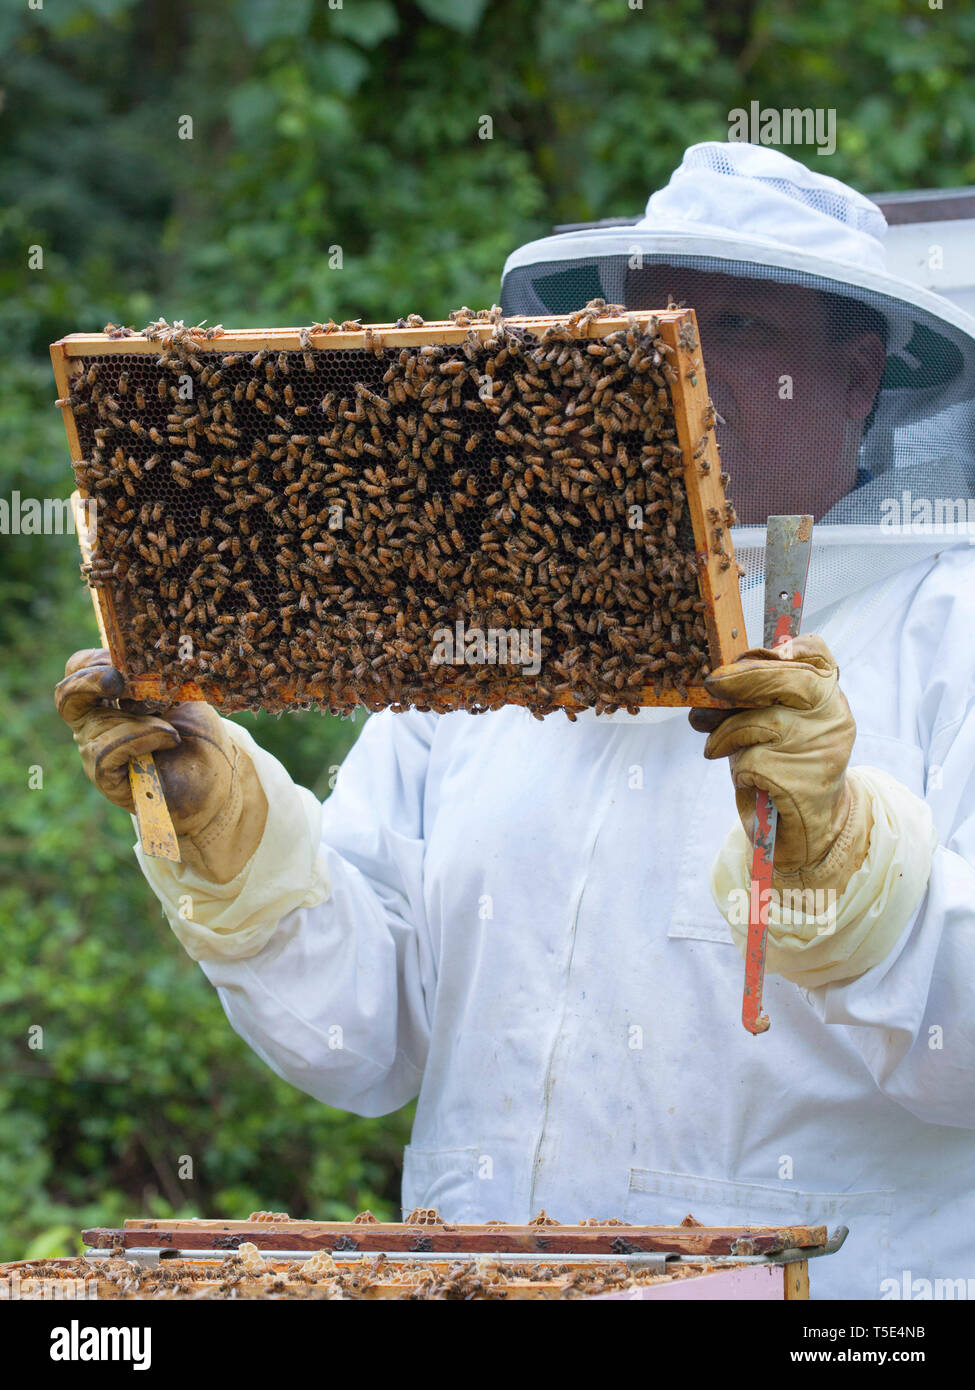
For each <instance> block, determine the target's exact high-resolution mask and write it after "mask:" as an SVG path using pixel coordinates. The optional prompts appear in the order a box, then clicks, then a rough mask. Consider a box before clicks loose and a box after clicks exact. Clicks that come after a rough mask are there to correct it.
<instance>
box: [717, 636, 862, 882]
mask: <svg viewBox="0 0 975 1390" xmlns="http://www.w3.org/2000/svg"><path fill="white" fill-rule="evenodd" d="M838 681H839V671H838V669H837V666H836V662H835V661H834V659H833V655H832V653H831V652H830V650H829V648H828V647H827V645H826V643H825V642H824V641H823V639H822V638H821V637H817V636H816V635H814V634H809V635H806V636H801V637H796V638H795V639H793V640H792V641H788V642H783V643H782V645H781V646H778V647H774V648H765V647H755V648H753V649H752V650H750V651H747V652H745V653H744V655H743V656H741V657H739V659H738V660H737V661H735V662H731V663H729V664H728V665H726V666H719V667H718V668H717V669H716V670H714V671H712V672H711V674H710V675H709V676H708V677H707V679H706V682H705V684H706V685H707V688H708V689H709V690H710V691H711V693H712V694H714V695H717V696H719V697H720V698H721V699H723V700H726V701H728V702H729V703H731V704H737V705H750V706H754V708H750V709H739V710H736V711H735V712H733V713H731V714H727V715H724V714H722V713H721V712H720V711H715V710H699V711H698V710H695V711H692V713H691V716H690V722H691V724H692V726H693V727H694V728H695V729H697V730H698V731H699V732H704V731H705V730H708V729H710V730H711V733H710V735H709V737H708V741H707V743H706V744H705V747H704V756H705V757H706V758H727V759H728V760H729V763H730V766H731V777H732V781H733V782H734V785H735V800H736V802H737V805H738V815H739V816H740V818H741V823H742V825H743V826H744V828H745V833H746V835H748V837H749V839H752V837H753V831H754V821H755V793H756V792H757V791H758V790H760V789H761V790H764V791H767V792H768V793H769V794H770V795H771V797H772V800H773V801H774V802H775V805H776V807H777V808H778V813H779V820H778V829H777V832H776V837H775V857H774V860H773V885H774V886H775V887H776V888H778V889H779V890H782V889H787V888H792V889H795V888H800V889H805V888H812V889H832V890H833V891H835V892H836V894H837V895H839V894H840V893H842V892H843V890H844V888H845V887H846V885H847V883H848V882H849V880H850V878H851V876H852V875H853V874H854V873H855V871H856V870H857V869H858V868H859V867H860V865H861V864H862V863H863V861H864V859H865V858H866V857H867V851H868V849H869V847H870V833H871V830H872V829H873V813H872V811H871V808H870V801H869V799H868V797H867V796H866V795H865V794H864V793H863V792H862V791H861V790H860V787H859V785H858V783H857V781H856V780H855V779H850V778H848V777H847V775H846V772H847V763H848V762H849V758H850V752H851V750H852V748H853V741H854V739H855V737H856V724H855V723H854V721H853V715H852V714H851V713H850V707H849V705H848V704H847V702H846V696H845V695H844V694H843V692H842V691H841V690H840V688H839V684H838Z"/></svg>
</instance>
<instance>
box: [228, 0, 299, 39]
mask: <svg viewBox="0 0 975 1390" xmlns="http://www.w3.org/2000/svg"><path fill="white" fill-rule="evenodd" d="M237 13H238V15H239V19H240V27H241V29H242V30H243V32H244V37H245V39H247V41H248V43H250V44H251V45H252V46H253V47H254V48H259V47H260V46H261V45H262V44H266V43H269V42H270V41H271V40H272V39H282V38H285V39H293V38H298V37H299V36H300V35H301V34H304V33H305V31H306V30H307V28H308V21H309V19H310V17H311V13H312V0H284V3H281V0H239V4H238V5H237Z"/></svg>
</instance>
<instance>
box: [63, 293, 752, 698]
mask: <svg viewBox="0 0 975 1390" xmlns="http://www.w3.org/2000/svg"><path fill="white" fill-rule="evenodd" d="M571 319H572V315H571V314H552V315H546V316H524V315H512V316H510V317H505V316H502V318H501V319H500V320H499V319H495V320H491V319H477V318H472V319H471V320H470V321H469V322H466V323H463V322H462V323H457V322H456V321H454V320H437V321H430V322H425V323H423V324H418V325H415V326H406V327H397V326H396V324H393V323H388V324H387V323H377V324H363V325H362V327H361V328H358V329H355V330H352V329H348V330H345V329H336V330H334V331H329V332H325V331H324V330H322V331H319V332H312V330H311V328H269V329H234V330H229V331H228V330H224V329H223V328H222V327H220V329H219V332H216V333H215V335H214V336H212V337H209V338H208V337H207V336H206V332H207V329H206V327H205V325H202V324H201V325H193V326H187V325H182V324H179V323H176V324H172V325H165V326H161V327H160V332H159V334H158V336H155V335H153V336H146V332H141V333H133V334H132V335H131V336H115V335H113V334H108V333H71V334H68V335H66V336H65V337H63V338H60V339H59V340H58V341H57V342H55V343H53V344H52V345H51V349H50V351H51V360H52V364H53V367H54V372H55V377H56V380H57V384H58V390H59V395H60V396H61V397H62V398H65V397H67V395H68V394H69V391H70V389H71V387H70V380H71V376H72V370H71V363H72V361H75V360H78V359H84V358H87V357H99V356H106V355H127V354H133V353H138V354H143V353H145V354H158V353H161V352H163V351H164V350H165V349H166V347H167V345H168V344H169V343H170V342H171V341H172V339H173V337H174V336H175V335H177V334H180V333H183V334H189V335H190V337H191V338H192V342H193V351H194V352H198V353H200V354H204V353H209V352H211V351H213V352H218V353H221V354H225V353H233V352H241V351H242V352H246V351H259V350H260V349H261V348H273V349H275V350H277V351H296V352H297V351H300V350H301V349H303V348H312V349H315V350H324V351H328V350H336V351H338V350H346V351H348V350H356V349H373V350H377V349H390V348H397V347H415V346H422V345H427V344H439V343H442V344H448V345H449V344H459V343H462V342H463V341H464V340H465V339H467V338H468V336H469V335H470V334H471V333H474V334H476V335H477V336H478V337H480V338H481V339H487V338H490V337H491V336H492V334H493V333H494V332H495V329H496V327H497V325H498V322H503V323H504V325H505V327H506V328H509V329H510V328H519V327H521V328H524V329H525V330H526V331H527V332H530V333H534V334H536V335H537V336H541V335H542V334H543V333H544V331H545V329H546V328H548V327H550V326H563V325H566V324H567V322H568V321H569V320H571ZM631 320H632V321H635V322H636V323H637V324H638V325H639V326H640V327H641V328H644V329H645V328H646V327H647V325H648V324H650V323H651V322H652V323H653V324H654V325H655V331H656V332H658V333H659V334H660V337H661V338H663V340H664V342H665V343H666V344H667V345H668V346H669V348H670V349H671V353H672V354H673V356H672V359H671V360H672V363H673V365H674V366H675V367H677V368H678V370H677V380H676V381H675V382H674V383H673V385H672V388H671V389H672V396H673V402H674V417H675V425H676V427H677V442H678V443H679V445H680V447H681V450H682V453H683V457H684V461H685V463H684V476H685V485H686V492H687V501H688V510H689V513H690V517H691V521H692V525H693V531H694V542H695V555H696V559H697V564H698V576H699V591H700V594H701V596H702V598H704V600H705V602H706V604H707V610H706V613H705V619H706V624H707V628H708V640H709V645H710V650H711V654H712V665H717V664H719V663H725V662H730V661H733V660H735V659H736V658H737V657H738V656H739V655H741V653H742V652H744V651H745V650H746V648H747V646H748V641H747V634H746V630H745V623H744V618H743V614H742V608H741V595H740V590H739V586H738V582H737V569H736V567H735V562H734V551H733V545H732V542H731V537H730V535H727V537H726V541H725V545H726V549H725V550H724V551H721V550H716V549H715V547H714V545H713V544H712V540H711V531H712V525H711V523H710V522H709V519H708V514H709V511H710V512H713V511H714V509H715V508H716V507H721V506H723V504H724V500H725V498H724V489H723V485H722V484H721V482H720V477H721V464H720V458H719V455H718V450H717V444H716V441H715V437H714V431H713V426H712V425H710V424H709V423H708V420H707V417H708V414H709V406H710V401H709V398H708V392H707V387H706V382H705V369H704V368H702V366H701V363H700V359H699V358H698V357H697V353H698V352H699V347H698V341H699V340H698V336H697V318H696V315H695V313H694V310H693V309H690V308H668V309H657V310H653V309H643V310H633V311H625V312H623V313H616V314H612V313H607V312H604V311H603V312H601V314H600V317H598V318H591V319H585V318H583V319H582V320H581V321H579V322H578V323H577V324H575V325H574V326H573V330H572V331H573V336H575V337H577V338H578V339H579V340H581V341H584V340H586V339H592V338H601V337H607V336H609V335H610V334H614V333H618V332H620V331H623V330H625V329H626V327H627V326H628V323H629V322H630V321H631ZM316 326H317V325H316ZM690 330H693V331H692V332H691V331H690ZM210 331H211V332H214V330H210ZM61 403H62V404H64V405H66V402H65V401H62V402H61ZM64 417H65V427H66V431H67V435H68V441H69V445H70V448H71V454H72V458H73V460H75V461H78V460H79V459H80V458H81V457H82V451H81V446H80V442H79V440H78V435H77V429H76V427H75V422H74V418H73V414H72V411H71V409H70V407H67V408H65V409H64ZM705 437H706V445H705V447H704V448H703V455H702V452H701V445H702V443H703V441H704V439H705ZM696 460H697V461H696ZM729 559H730V565H729V563H728V561H729ZM96 595H97V598H98V600H99V602H100V604H101V607H102V612H103V616H104V617H105V618H106V625H107V627H108V630H109V633H110V636H111V637H112V641H111V642H110V646H111V647H112V650H113V651H116V650H117V651H118V652H119V653H124V642H123V639H122V637H121V633H120V631H119V629H118V625H117V623H116V622H115V621H114V614H113V610H112V604H111V599H110V598H109V596H108V595H107V593H106V591H102V590H97V591H96ZM161 692H162V684H161V681H160V678H159V677H158V676H153V675H151V674H150V675H141V676H134V677H133V678H132V680H131V682H130V694H131V696H132V697H133V698H135V699H140V700H153V699H156V698H159V697H160V695H161ZM167 699H179V700H211V701H214V702H216V703H217V704H219V703H220V696H219V689H218V687H217V686H215V685H211V684H210V683H209V682H204V681H200V682H197V681H195V680H189V681H187V682H186V683H185V684H184V685H182V686H181V687H180V689H179V690H178V691H177V692H175V694H173V693H172V692H170V693H169V695H168V696H167ZM511 702H512V703H520V701H519V700H518V699H517V697H513V698H512V701H511ZM556 703H557V704H559V705H565V706H569V707H572V706H574V705H575V702H574V701H573V699H572V698H571V696H560V697H559V698H558V699H557V700H556ZM640 704H642V705H645V706H646V705H650V706H653V705H657V706H660V705H670V706H682V707H695V706H696V707H710V708H720V709H727V708H728V704H727V702H725V701H722V700H720V699H718V698H716V697H715V696H712V695H711V694H710V693H709V691H708V690H707V688H706V687H705V686H703V685H701V684H695V683H693V682H689V683H688V685H687V688H686V695H685V696H683V697H682V696H681V694H680V693H679V692H678V691H676V690H673V689H670V688H664V689H662V690H654V689H653V688H652V687H651V686H650V685H648V686H647V687H645V688H644V689H643V691H642V694H641V699H640ZM576 707H578V706H576Z"/></svg>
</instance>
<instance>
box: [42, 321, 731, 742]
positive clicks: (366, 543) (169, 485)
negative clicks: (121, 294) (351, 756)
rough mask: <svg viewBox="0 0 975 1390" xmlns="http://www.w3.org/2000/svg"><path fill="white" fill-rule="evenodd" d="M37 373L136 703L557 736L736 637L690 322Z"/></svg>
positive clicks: (222, 336)
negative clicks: (534, 722) (482, 713)
mask: <svg viewBox="0 0 975 1390" xmlns="http://www.w3.org/2000/svg"><path fill="white" fill-rule="evenodd" d="M610 307H612V306H610ZM51 352H52V360H53V362H54V366H55V372H56V375H57V380H58V386H59V392H60V396H61V402H60V403H61V404H62V406H63V408H64V414H65V423H66V427H67V433H68V439H69V443H70V446H71V452H72V457H73V460H74V468H75V477H76V481H77V484H78V488H79V491H80V493H81V496H82V498H83V499H85V500H86V501H87V502H89V504H93V510H92V511H90V512H89V517H91V516H92V515H93V516H94V521H95V523H96V524H95V527H94V531H95V535H94V544H93V554H92V562H91V564H90V565H89V566H87V567H86V573H87V575H88V578H89V582H90V583H91V584H92V585H93V586H94V587H95V588H96V590H97V591H98V599H99V606H100V608H101V611H102V617H103V619H104V624H105V628H106V632H107V635H108V641H109V647H110V650H111V654H112V658H113V661H114V663H115V665H116V666H118V667H119V669H120V670H122V672H123V673H124V674H125V675H126V676H127V678H128V679H129V683H130V687H131V691H132V694H133V696H134V697H135V698H157V697H161V698H167V699H172V698H183V699H185V698H190V699H192V698H206V699H209V700H210V701H211V702H213V703H215V704H217V705H219V706H221V707H222V708H223V709H224V710H225V711H230V710H235V709H242V708H248V707H257V706H262V707H264V708H266V709H283V708H287V707H292V706H309V705H319V706H321V707H323V708H328V709H330V710H331V711H333V712H336V713H347V712H349V711H351V710H352V709H354V708H355V707H356V706H357V705H364V706H366V707H367V708H369V709H379V708H384V707H387V706H390V707H392V708H394V709H402V708H407V707H416V708H419V709H433V710H437V711H444V710H450V709H467V710H471V711H479V710H483V709H488V708H497V707H499V706H500V705H502V704H505V703H520V704H523V705H526V706H527V707H528V708H529V709H530V710H531V711H532V712H533V713H535V714H537V715H543V714H545V713H548V712H551V711H552V710H554V709H557V708H560V707H561V708H564V709H565V710H566V712H567V713H569V715H570V717H573V716H574V711H575V710H577V709H579V708H584V707H590V706H592V707H595V708H596V709H597V710H613V709H618V708H626V709H629V710H635V709H637V708H639V706H640V705H643V704H689V705H708V704H713V703H716V702H715V701H714V700H713V699H712V697H710V696H709V695H708V693H707V692H706V690H705V688H704V686H703V684H702V681H703V678H704V676H705V675H706V674H707V672H708V670H709V669H711V668H712V667H713V666H715V665H716V664H718V663H720V662H723V661H728V660H732V659H734V657H735V656H737V655H738V654H739V653H740V652H741V651H742V650H743V649H744V647H745V645H746V643H745V629H744V623H743V621H742V616H741V604H740V596H739V590H738V573H737V566H736V564H735V560H734V555H733V551H732V546H731V540H730V536H729V534H728V530H729V526H730V524H731V522H732V521H733V512H732V510H731V507H730V503H729V502H728V500H727V498H726V495H725V487H724V484H725V481H726V480H725V478H724V475H722V473H721V467H720V461H719V458H718V454H717V448H716V445H715V440H714V433H713V422H714V413H713V409H712V407H711V406H710V402H709V401H708V396H707V386H706V381H705V377H704V369H703V364H702V362H701V355H700V345H699V343H698V339H697V330H696V322H695V319H694V314H693V311H692V310H666V311H661V312H659V313H656V314H650V313H640V314H634V315H622V314H620V313H616V312H607V311H606V309H605V308H603V307H600V306H598V305H596V306H592V307H590V308H589V310H588V311H587V312H583V313H581V314H577V315H574V316H570V317H569V318H568V319H560V318H545V319H541V318H540V319H516V318H510V319H504V320H502V319H500V317H499V315H498V314H497V313H493V314H484V313H482V315H480V316H474V315H471V314H470V313H469V312H468V311H462V312H460V313H458V315H455V316H454V319H453V320H452V321H450V322H444V323H437V324H426V325H424V324H422V322H416V323H414V322H412V321H410V322H404V321H401V323H400V324H399V325H388V324H384V325H374V326H370V327H366V328H361V327H359V326H357V325H351V326H349V325H344V326H343V327H342V328H341V329H338V330H336V328H335V325H331V324H330V325H324V326H323V325H315V326H314V328H313V329H312V330H300V329H275V330H266V331H257V330H254V331H243V332H233V333H230V332H223V330H222V329H221V330H217V331H215V333H214V335H213V336H212V337H211V336H207V335H206V333H205V331H204V330H203V329H198V330H189V329H185V328H183V327H182V325H175V326H170V325H166V324H162V323H161V322H160V323H158V324H156V325H150V328H149V329H147V330H146V332H145V333H143V334H140V335H134V334H131V333H130V331H129V330H115V331H114V332H112V333H106V334H94V335H87V336H86V335H79V334H73V335H70V336H69V337H67V338H65V339H62V340H61V341H60V342H58V343H56V344H54V345H53V346H52V349H51Z"/></svg>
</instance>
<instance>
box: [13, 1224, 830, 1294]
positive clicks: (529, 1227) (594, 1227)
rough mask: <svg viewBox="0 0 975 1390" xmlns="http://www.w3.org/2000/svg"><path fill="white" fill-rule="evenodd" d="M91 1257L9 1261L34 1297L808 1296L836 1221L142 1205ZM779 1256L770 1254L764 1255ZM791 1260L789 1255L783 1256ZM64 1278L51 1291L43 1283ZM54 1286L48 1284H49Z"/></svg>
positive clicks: (102, 1232) (94, 1242)
mask: <svg viewBox="0 0 975 1390" xmlns="http://www.w3.org/2000/svg"><path fill="white" fill-rule="evenodd" d="M84 1239H85V1241H86V1242H87V1244H88V1247H89V1249H88V1252H87V1256H86V1258H83V1259H75V1260H67V1259H65V1260H60V1259H59V1260H48V1261H40V1260H35V1261H20V1262H18V1263H15V1264H10V1265H3V1266H0V1280H3V1279H6V1280H7V1281H18V1283H17V1287H18V1290H19V1294H20V1296H23V1293H24V1290H25V1288H28V1286H29V1287H30V1288H31V1289H33V1290H34V1293H33V1295H32V1296H48V1297H53V1296H57V1294H56V1293H55V1292H52V1290H55V1289H56V1288H57V1286H58V1285H59V1284H60V1286H61V1287H62V1288H64V1287H66V1285H67V1283H68V1281H72V1283H73V1285H74V1286H75V1292H76V1296H87V1297H98V1298H105V1299H128V1298H160V1299H180V1298H192V1299H197V1298H205V1299H211V1298H214V1299H219V1298H231V1299H239V1298H261V1299H336V1300H370V1301H371V1300H377V1299H405V1300H410V1301H413V1300H428V1299H435V1300H472V1299H477V1300H500V1301H511V1300H515V1299H546V1300H551V1299H589V1298H612V1297H625V1298H640V1299H646V1298H663V1299H669V1298H674V1297H677V1298H719V1297H744V1298H762V1299H771V1298H779V1299H782V1298H806V1297H808V1275H807V1269H806V1264H807V1254H808V1255H816V1254H818V1253H821V1251H822V1249H823V1247H824V1245H825V1240H826V1232H825V1229H824V1228H823V1227H822V1226H785V1227H764V1226H732V1227H711V1226H702V1225H700V1224H699V1223H697V1222H695V1221H694V1219H693V1218H692V1217H687V1218H685V1222H684V1224H682V1225H681V1226H630V1225H627V1224H626V1223H624V1222H622V1221H618V1220H612V1221H596V1220H590V1221H584V1222H580V1223H579V1224H578V1225H563V1224H561V1223H559V1222H558V1221H554V1220H552V1219H551V1218H549V1217H547V1216H546V1215H545V1213H544V1212H541V1213H539V1215H538V1216H537V1217H535V1218H534V1219H533V1220H532V1221H531V1222H529V1223H528V1224H526V1225H516V1224H509V1223H506V1222H501V1221H497V1222H490V1223H487V1224H485V1225H470V1224H458V1225H453V1224H451V1223H448V1222H445V1221H444V1220H442V1219H441V1217H440V1215H439V1213H438V1212H437V1211H436V1210H435V1209H429V1210H420V1209H417V1210H416V1211H413V1212H411V1213H410V1214H409V1215H408V1216H407V1218H406V1220H405V1221H404V1222H389V1223H387V1222H381V1221H377V1220H376V1218H375V1217H374V1216H373V1215H372V1214H371V1213H370V1212H362V1213H360V1215H359V1216H357V1217H356V1218H355V1220H354V1221H351V1222H319V1221H295V1220H291V1219H289V1218H288V1217H287V1216H286V1215H285V1214H284V1213H272V1212H260V1213H254V1214H253V1215H252V1216H251V1218H250V1219H249V1220H247V1221H226V1220H213V1221H211V1220H155V1219H147V1218H136V1219H133V1220H129V1221H126V1222H125V1224H124V1226H123V1227H121V1228H94V1229H91V1230H87V1231H85V1232H84ZM763 1261H765V1263H763ZM776 1262H777V1263H776ZM45 1285H48V1286H50V1289H49V1290H48V1291H46V1292H45V1288H44V1287H43V1286H45ZM39 1286H40V1287H39Z"/></svg>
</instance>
